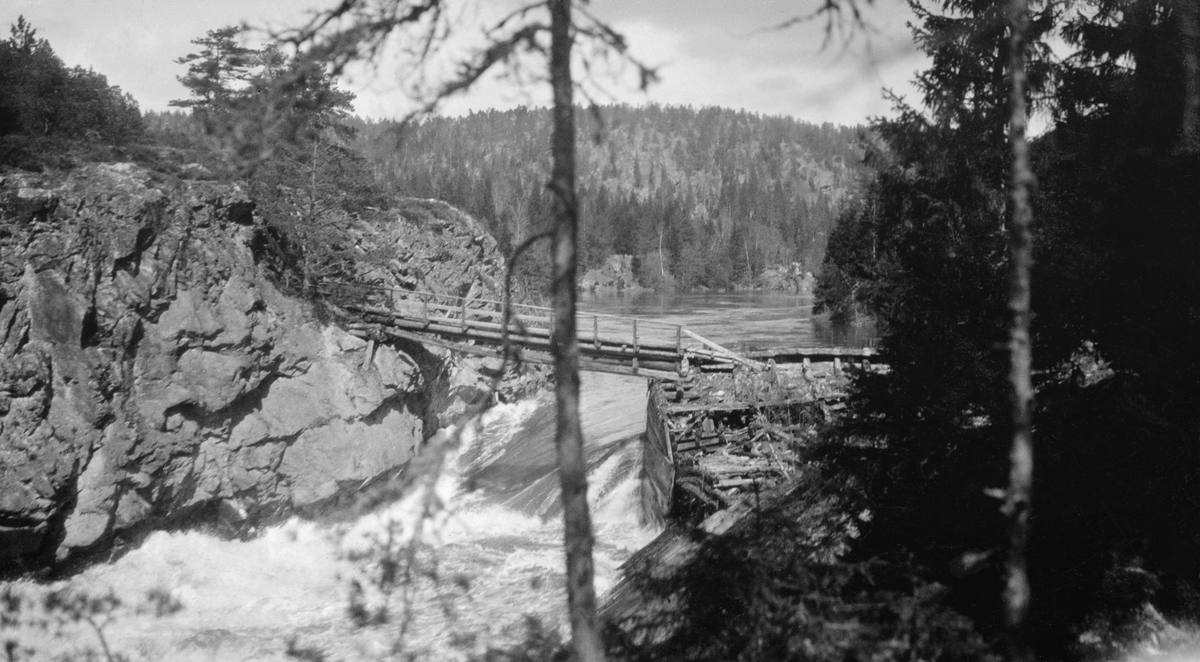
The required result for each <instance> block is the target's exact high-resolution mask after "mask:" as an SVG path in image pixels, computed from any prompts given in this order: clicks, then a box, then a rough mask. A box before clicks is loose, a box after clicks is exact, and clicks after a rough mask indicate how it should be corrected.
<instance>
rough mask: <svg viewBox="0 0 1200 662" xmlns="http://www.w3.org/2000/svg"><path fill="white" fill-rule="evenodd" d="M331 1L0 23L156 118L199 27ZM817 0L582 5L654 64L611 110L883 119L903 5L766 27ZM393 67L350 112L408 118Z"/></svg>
mask: <svg viewBox="0 0 1200 662" xmlns="http://www.w3.org/2000/svg"><path fill="white" fill-rule="evenodd" d="M334 1H335V0H325V1H324V2H321V1H319V0H204V1H197V0H3V1H2V2H0V20H3V21H4V23H5V24H12V23H14V22H15V21H16V19H17V16H18V15H22V14H23V15H24V16H25V18H26V20H28V21H29V22H30V23H32V25H33V26H34V27H35V28H36V29H37V30H38V35H39V36H40V37H44V38H46V39H48V40H49V41H50V43H51V45H52V46H53V47H54V49H55V51H56V52H57V53H58V55H59V56H60V57H61V58H62V59H63V60H64V61H65V62H66V63H67V64H68V65H77V64H78V65H82V66H85V67H92V68H94V69H95V70H96V71H98V72H100V73H103V74H105V75H106V76H108V79H109V82H110V83H112V84H116V85H119V86H120V87H121V88H122V89H124V90H125V91H127V92H130V93H131V94H133V96H134V98H136V99H137V100H138V103H139V104H140V105H141V106H142V108H143V109H165V108H167V103H168V102H169V101H170V100H171V99H178V98H184V97H186V96H187V92H186V90H185V89H184V88H183V87H182V86H181V85H180V84H179V83H178V81H177V80H176V77H177V76H179V75H181V74H183V72H184V67H183V66H181V65H178V64H175V62H174V60H175V59H176V58H178V57H181V56H183V55H186V54H187V53H189V52H191V51H192V50H194V48H193V46H192V44H190V43H189V42H190V41H191V40H192V39H195V38H197V37H201V36H203V35H204V33H205V32H206V31H208V30H210V29H214V28H218V27H222V26H225V25H233V24H238V23H242V22H249V23H251V24H256V25H270V26H275V27H280V26H287V25H296V24H298V23H299V22H300V21H302V20H303V18H304V16H305V12H306V11H307V10H310V9H314V8H321V7H328V6H331V5H332V4H334ZM818 1H819V0H592V2H591V4H590V7H591V9H592V11H593V12H594V13H595V14H597V15H598V16H600V17H602V18H603V19H605V20H607V21H609V22H611V23H612V24H613V25H614V26H615V27H616V28H617V29H618V30H620V31H622V32H623V33H624V34H625V35H626V36H627V38H628V40H629V44H630V47H631V50H632V52H633V53H634V54H635V55H637V56H638V57H639V58H640V59H642V60H643V61H646V62H648V63H650V64H654V65H660V66H661V69H660V71H661V77H662V80H661V82H660V83H658V84H657V85H655V86H653V87H652V88H651V89H650V91H649V92H648V93H646V94H642V93H639V92H637V91H636V90H633V89H630V88H629V86H628V85H626V84H623V83H620V82H613V83H609V84H607V85H606V86H605V87H606V89H607V90H608V91H609V92H610V93H611V94H612V95H613V96H612V100H620V101H627V102H630V103H638V102H642V101H653V102H658V103H664V104H691V105H693V106H697V107H700V106H724V107H729V108H741V109H745V110H747V111H751V112H757V113H762V114H768V115H791V116H794V117H797V118H799V119H802V120H806V121H810V122H832V123H836V124H856V123H861V122H864V121H866V120H867V119H868V118H869V117H872V116H877V115H882V114H885V113H887V112H888V110H889V108H890V104H889V103H888V102H887V101H885V100H884V99H883V97H882V90H883V88H890V89H892V90H894V91H896V92H898V93H901V94H907V95H909V96H910V97H911V96H912V91H911V90H912V88H911V86H910V81H911V79H912V77H913V74H914V73H915V71H916V70H917V69H919V68H920V67H921V66H922V58H921V56H920V55H919V54H917V53H916V51H915V48H914V47H913V46H912V43H911V40H910V38H909V32H908V29H907V27H906V26H905V22H906V21H907V20H909V18H910V14H909V10H908V7H907V4H906V3H904V2H903V1H902V0H875V2H874V4H873V5H865V6H864V15H865V18H866V20H867V22H868V24H869V26H870V31H869V32H868V33H863V32H859V33H857V34H856V35H855V36H854V38H853V39H852V40H850V41H849V44H848V46H847V44H846V40H845V39H844V38H841V37H838V36H836V35H835V38H834V39H833V41H832V43H831V44H829V45H828V46H826V47H825V48H824V49H822V42H823V41H824V24H823V22H822V21H821V20H817V21H815V22H812V23H809V24H805V25H801V26H799V27H795V28H792V29H789V30H784V31H771V30H767V29H766V28H769V27H770V26H773V25H776V24H778V23H779V22H781V21H784V20H787V19H788V18H790V17H793V16H797V15H803V14H807V13H809V12H811V11H812V10H813V9H815V8H816V6H817V4H818ZM474 2H475V3H476V5H475V6H473V8H472V9H470V10H466V11H464V14H463V15H465V16H467V17H468V18H470V17H472V16H479V15H483V16H485V17H486V16H487V15H495V12H496V11H498V9H499V7H500V6H504V5H510V4H511V2H510V0H474ZM397 75H398V72H397V71H395V67H389V66H388V64H387V63H386V62H385V63H382V64H381V66H380V67H379V68H378V70H377V72H376V73H375V74H374V75H365V74H360V75H359V76H357V77H356V78H355V79H354V80H353V81H347V82H346V83H345V85H346V87H348V88H349V89H351V90H352V91H354V92H355V93H356V94H357V95H358V99H357V100H356V102H355V103H356V110H357V112H358V113H359V114H361V115H366V116H371V117H377V118H387V117H397V116H400V115H402V114H403V113H404V112H405V111H406V110H407V109H408V106H406V104H405V101H404V99H403V97H402V95H401V94H400V93H399V85H398V84H397V83H396V79H397ZM540 92H541V91H540V90H536V91H535V92H513V91H512V86H511V85H505V84H503V83H491V84H488V85H484V86H483V87H481V88H480V89H479V90H478V91H476V92H474V93H472V94H470V95H469V96H465V97H462V98H460V99H457V100H455V101H454V102H452V103H450V104H448V105H447V106H445V107H444V108H443V112H446V113H450V114H456V113H461V112H465V111H467V110H475V109H483V108H509V107H512V106H515V105H518V104H521V103H538V102H539V101H540V100H541V99H542V98H543V97H542V95H541V93H540Z"/></svg>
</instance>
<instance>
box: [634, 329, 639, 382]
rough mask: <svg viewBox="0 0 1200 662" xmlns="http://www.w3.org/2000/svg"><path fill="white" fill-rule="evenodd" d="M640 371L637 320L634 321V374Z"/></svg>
mask: <svg viewBox="0 0 1200 662" xmlns="http://www.w3.org/2000/svg"><path fill="white" fill-rule="evenodd" d="M637 371H638V341H637V319H636V318H634V320H633V374H635V375H636V374H637Z"/></svg>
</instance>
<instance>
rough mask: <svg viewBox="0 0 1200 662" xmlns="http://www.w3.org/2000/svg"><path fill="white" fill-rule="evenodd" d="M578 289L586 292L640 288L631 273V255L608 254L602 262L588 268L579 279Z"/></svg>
mask: <svg viewBox="0 0 1200 662" xmlns="http://www.w3.org/2000/svg"><path fill="white" fill-rule="evenodd" d="M579 289H581V290H583V291H586V292H592V291H596V290H601V291H610V292H623V291H625V290H639V289H642V288H641V287H640V286H639V285H638V282H637V277H636V276H634V273H633V256H632V255H609V256H608V257H607V258H606V259H605V260H604V264H602V265H600V266H599V267H596V268H594V269H588V271H587V273H585V274H584V275H583V278H580V279H579Z"/></svg>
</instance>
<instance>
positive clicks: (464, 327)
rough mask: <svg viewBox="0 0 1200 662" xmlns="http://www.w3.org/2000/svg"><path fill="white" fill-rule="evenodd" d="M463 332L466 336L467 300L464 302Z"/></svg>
mask: <svg viewBox="0 0 1200 662" xmlns="http://www.w3.org/2000/svg"><path fill="white" fill-rule="evenodd" d="M462 330H463V333H464V334H465V333H466V332H467V300H466V299H465V298H464V299H463V300H462Z"/></svg>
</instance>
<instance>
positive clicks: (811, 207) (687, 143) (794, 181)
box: [358, 105, 861, 288]
mask: <svg viewBox="0 0 1200 662" xmlns="http://www.w3.org/2000/svg"><path fill="white" fill-rule="evenodd" d="M576 121H577V123H578V124H579V136H580V138H579V140H578V154H579V164H580V165H579V196H580V200H581V214H582V216H581V222H580V232H581V239H580V240H581V247H580V249H581V254H580V255H581V259H582V261H583V264H582V266H583V267H584V268H590V267H593V266H596V265H598V264H600V263H601V262H603V260H604V259H605V257H607V256H608V255H612V254H627V255H634V256H635V257H636V258H637V260H636V265H637V270H638V272H639V273H638V276H639V278H640V280H641V281H642V283H643V284H644V285H650V286H655V285H658V284H660V281H662V280H664V279H670V280H672V281H674V283H675V284H676V285H678V286H681V287H684V288H694V287H710V288H728V287H732V286H734V285H735V284H748V283H750V282H752V281H753V279H754V277H755V276H757V275H758V274H760V273H761V272H762V271H763V269H764V268H765V267H766V266H768V265H773V264H787V263H790V262H800V263H802V264H803V265H804V266H805V268H807V269H812V270H816V269H819V267H820V264H821V260H822V258H823V256H824V251H825V243H826V240H827V237H828V233H829V231H830V230H831V228H832V226H833V222H834V219H835V217H836V214H837V210H838V208H839V205H840V204H841V202H842V201H843V200H844V199H845V198H846V196H847V195H848V192H849V191H850V190H851V189H852V184H853V182H854V180H855V178H856V172H857V171H858V169H859V167H860V166H859V163H860V161H861V149H860V147H859V144H858V134H859V131H858V129H855V128H846V127H835V126H833V125H829V124H825V125H813V124H807V123H804V122H800V121H798V120H795V119H793V118H787V117H763V116H760V115H757V114H751V113H747V112H744V111H733V110H727V109H720V108H704V109H699V110H697V109H694V108H690V107H678V106H657V105H649V106H646V107H632V106H626V105H617V106H605V107H601V108H599V109H596V110H584V109H579V110H577V112H576ZM549 122H550V115H549V113H548V111H546V110H543V109H529V108H519V109H516V110H511V111H485V112H479V113H472V114H470V115H468V116H465V117H457V118H455V117H448V118H443V117H434V118H429V119H427V120H425V121H422V122H420V123H417V124H411V125H406V126H399V125H396V124H394V123H391V122H370V123H361V124H359V125H358V126H359V128H360V133H359V143H358V144H359V146H360V148H361V149H362V151H363V153H364V154H365V155H366V156H367V158H368V159H369V160H370V162H371V163H372V166H373V168H374V172H375V176H376V179H377V181H379V182H380V183H381V184H382V185H384V186H385V187H387V188H388V189H389V190H394V191H398V192H401V193H403V194H405V195H413V196H417V197H437V198H441V199H444V200H447V201H449V202H451V203H453V204H455V205H458V206H461V207H462V208H464V209H466V210H467V211H468V212H470V213H472V214H473V215H474V216H476V217H478V218H480V219H482V220H484V221H485V222H486V223H488V226H489V228H490V229H491V231H492V232H493V234H494V235H495V236H496V237H497V239H498V240H499V241H500V243H501V245H502V246H513V245H515V244H516V243H518V242H519V241H521V240H522V239H524V238H526V237H528V236H530V235H532V234H534V233H535V232H537V231H539V230H540V229H542V228H544V227H546V224H547V223H548V221H549V216H548V214H549V209H550V198H549V194H548V192H547V191H546V190H545V186H544V180H545V172H546V169H547V167H548V166H547V157H546V155H545V152H544V147H543V144H542V140H541V136H543V135H545V134H546V133H547V131H548V130H549ZM596 136H599V137H600V140H599V141H596V140H594V139H593V138H594V137H596Z"/></svg>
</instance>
